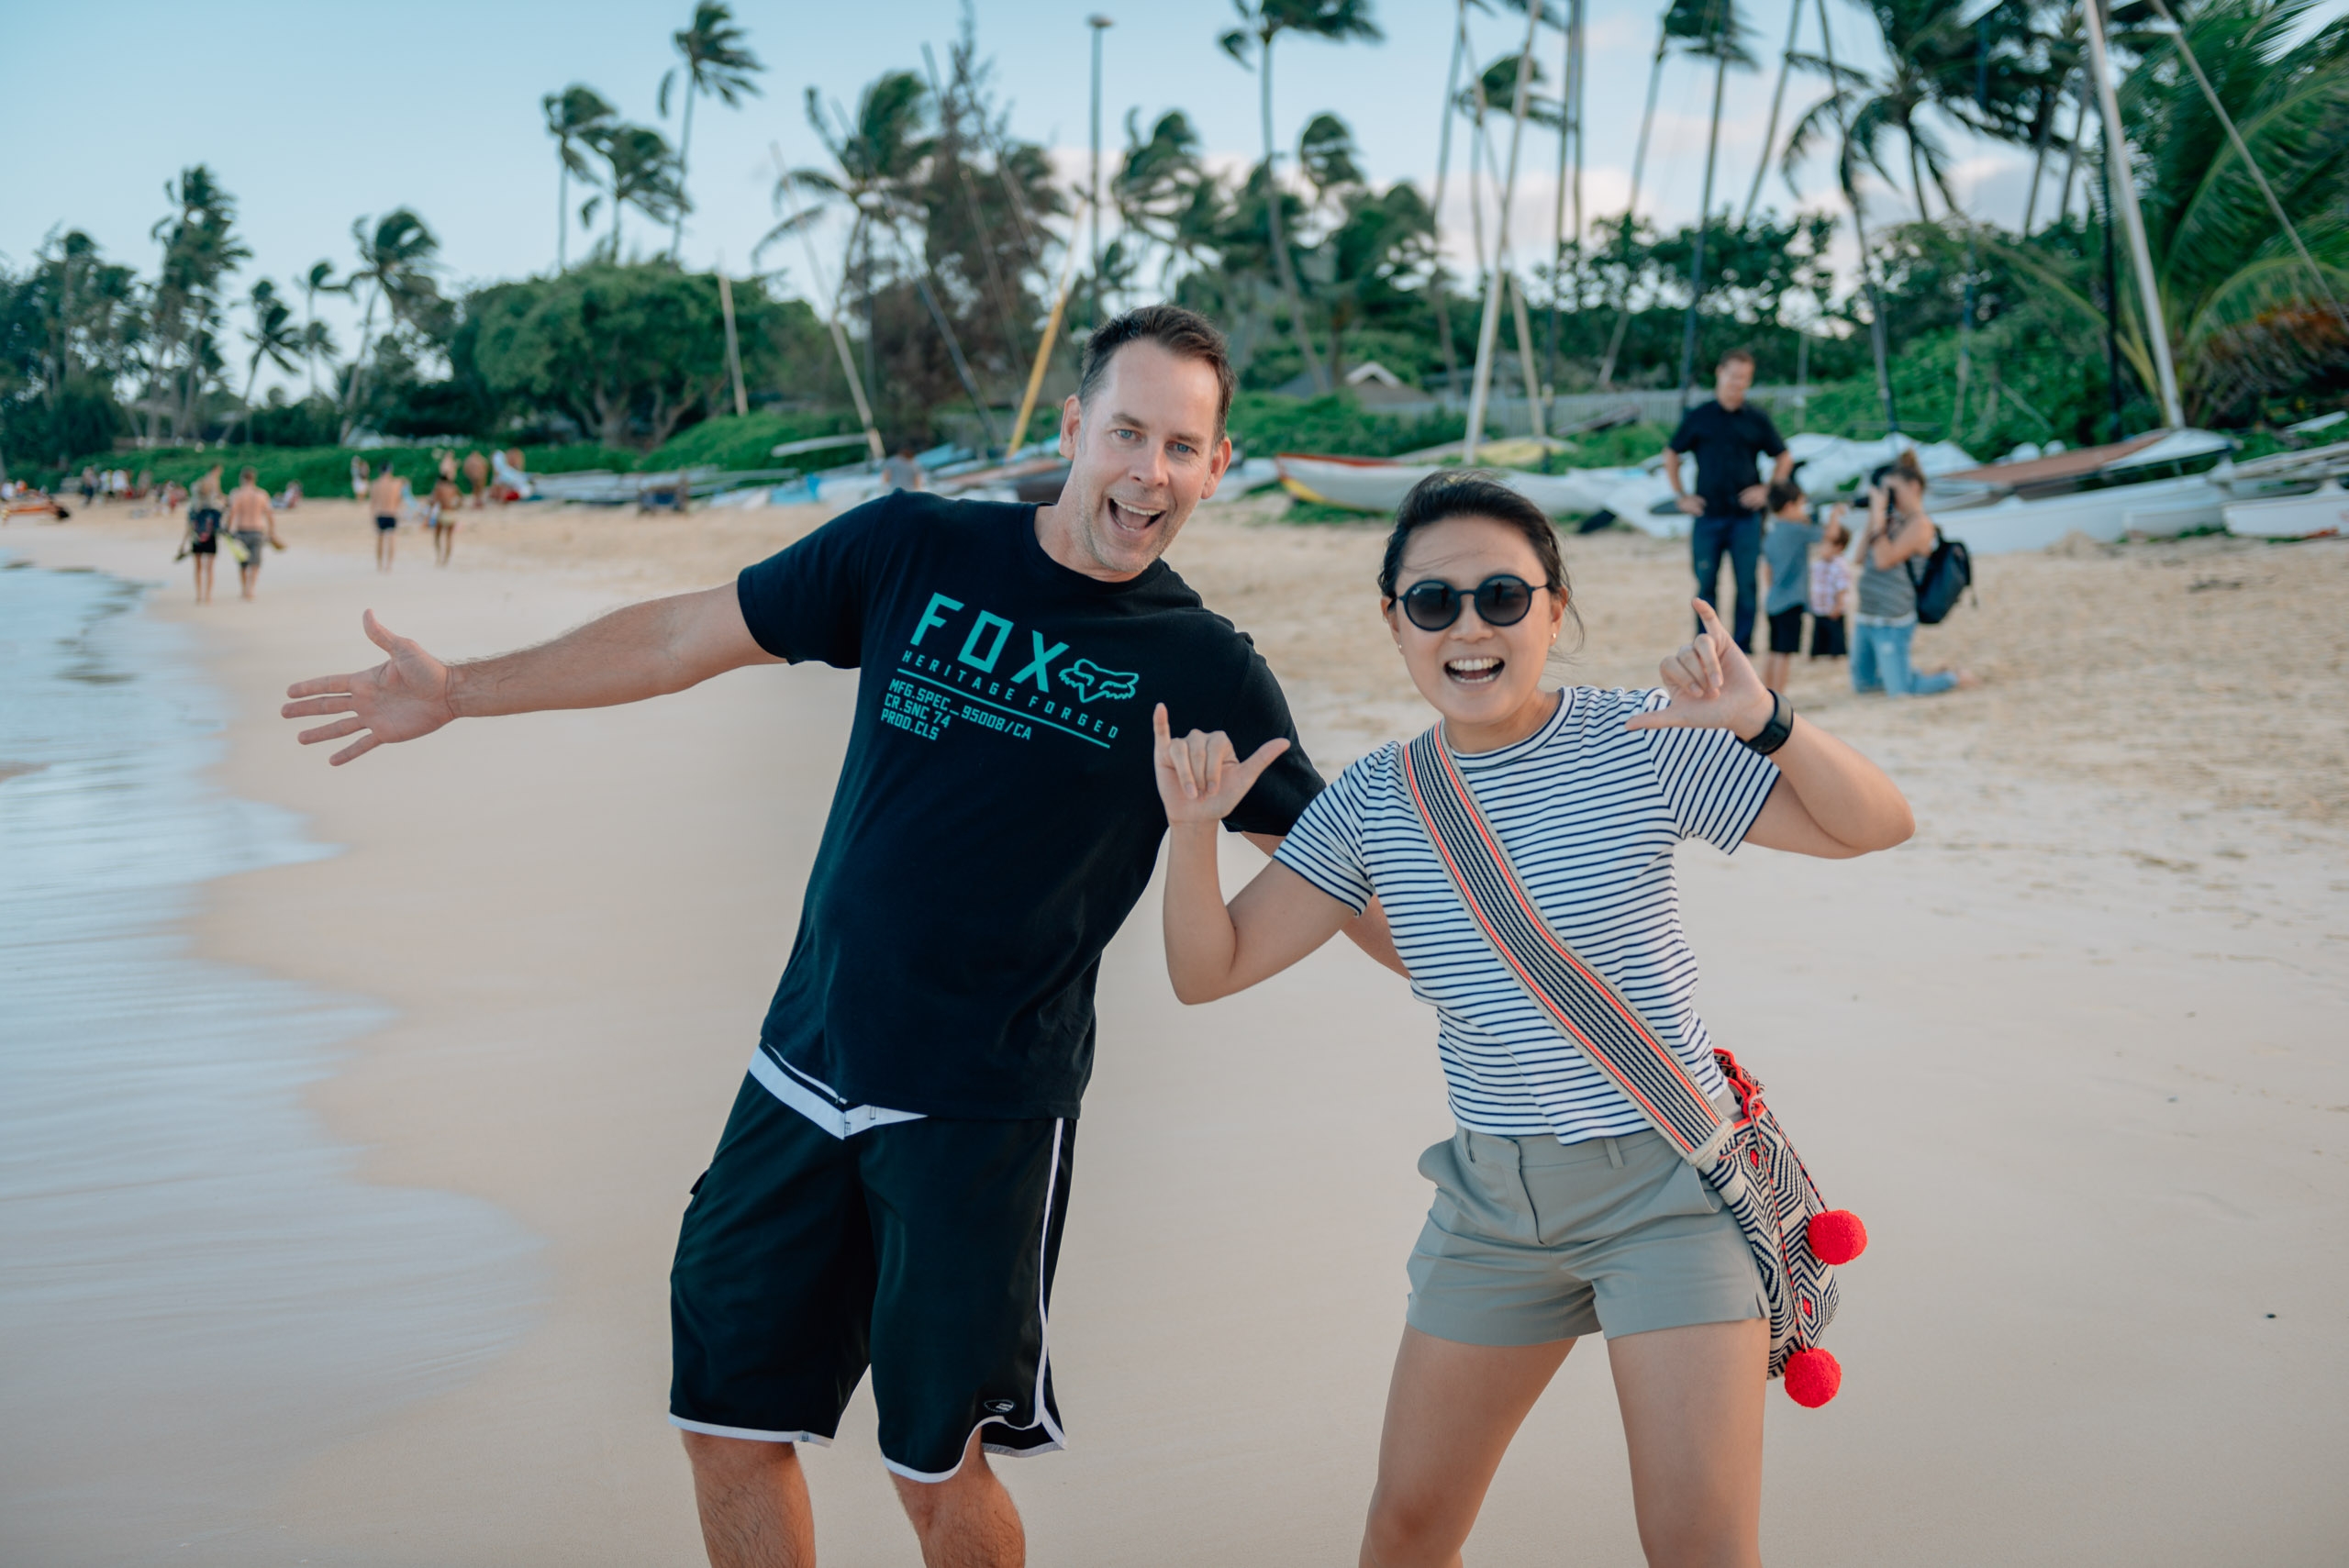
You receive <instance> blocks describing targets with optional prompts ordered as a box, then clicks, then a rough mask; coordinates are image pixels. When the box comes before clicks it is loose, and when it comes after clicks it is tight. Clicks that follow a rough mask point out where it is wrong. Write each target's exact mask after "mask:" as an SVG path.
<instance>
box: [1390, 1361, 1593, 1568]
mask: <svg viewBox="0 0 2349 1568" xmlns="http://www.w3.org/2000/svg"><path fill="white" fill-rule="evenodd" d="M1574 1348H1575V1342H1574V1341H1573V1340H1551V1341H1550V1342H1549V1343H1548V1344H1543V1345H1512V1346H1506V1347H1499V1346H1492V1345H1464V1344H1460V1343H1458V1342H1456V1341H1454V1340H1439V1339H1437V1338H1435V1337H1434V1336H1433V1335H1431V1334H1422V1333H1420V1332H1419V1330H1418V1329H1411V1328H1406V1329H1404V1330H1403V1344H1402V1348H1401V1349H1400V1350H1398V1351H1396V1352H1395V1377H1394V1381H1393V1382H1392V1383H1391V1384H1389V1385H1388V1386H1387V1390H1386V1429H1385V1430H1384V1431H1382V1432H1381V1433H1380V1434H1379V1439H1378V1487H1377V1490H1375V1492H1373V1493H1372V1494H1371V1496H1370V1518H1369V1521H1368V1523H1367V1524H1365V1525H1364V1529H1363V1536H1362V1568H1456V1565H1457V1564H1458V1563H1459V1562H1460V1547H1461V1543H1462V1542H1464V1541H1465V1540H1467V1539H1468V1529H1469V1527H1470V1526H1472V1525H1474V1524H1475V1522H1476V1510H1477V1509H1478V1508H1480V1507H1484V1503H1485V1490H1486V1487H1488V1486H1490V1485H1492V1484H1493V1472H1495V1471H1496V1470H1498V1469H1499V1468H1500V1462H1501V1455H1502V1454H1504V1453H1507V1452H1508V1444H1509V1440H1510V1439H1511V1438H1513V1437H1515V1436H1516V1435H1517V1429H1518V1427H1519V1426H1520V1424H1522V1423H1523V1421H1524V1420H1525V1414H1526V1412H1527V1411H1529V1410H1531V1409H1532V1408H1533V1402H1534V1401H1535V1400H1537V1399H1539V1398H1541V1397H1542V1390H1543V1389H1544V1388H1547V1387H1548V1386H1549V1385H1550V1379H1551V1377H1552V1376H1553V1375H1554V1374H1555V1373H1556V1372H1557V1370H1558V1367H1559V1365H1560V1364H1561V1363H1562V1362H1564V1361H1565V1359H1566V1352H1567V1351H1571V1350H1573V1349H1574Z"/></svg>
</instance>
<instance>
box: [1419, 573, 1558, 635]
mask: <svg viewBox="0 0 2349 1568" xmlns="http://www.w3.org/2000/svg"><path fill="white" fill-rule="evenodd" d="M1399 596H1400V598H1401V600H1402V604H1403V613H1404V614H1405V615H1406V616H1408V617H1410V621H1411V624H1412V625H1413V626H1415V627H1418V628H1419V629H1420V630H1421V631H1442V629H1443V628H1446V627H1448V626H1450V625H1451V624H1452V623H1453V621H1456V620H1458V619H1459V618H1460V606H1462V605H1463V604H1464V603H1466V602H1467V601H1469V600H1471V599H1474V600H1475V602H1476V617H1477V618H1478V619H1479V620H1481V621H1483V622H1484V623H1485V624H1486V626H1515V625H1516V624H1517V623H1518V622H1520V621H1521V620H1523V619H1524V618H1525V616H1526V612H1527V611H1529V610H1531V608H1532V607H1533V587H1532V584H1529V583H1528V582H1526V580H1525V579H1524V578H1522V577H1512V576H1510V575H1509V574H1508V573H1501V574H1500V575H1498V576H1495V577H1487V578H1486V579H1485V580H1484V581H1483V582H1481V583H1479V584H1476V585H1475V587H1474V588H1467V589H1461V588H1455V587H1453V585H1452V584H1449V583H1440V582H1438V581H1436V580H1435V579H1434V578H1432V577H1431V578H1429V579H1428V580H1427V581H1426V582H1424V583H1414V584H1411V585H1410V586H1409V587H1408V588H1406V589H1404V590H1403V592H1402V594H1401V595H1399Z"/></svg>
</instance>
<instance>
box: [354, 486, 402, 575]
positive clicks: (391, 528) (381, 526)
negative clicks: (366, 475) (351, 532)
mask: <svg viewBox="0 0 2349 1568" xmlns="http://www.w3.org/2000/svg"><path fill="white" fill-rule="evenodd" d="M352 461H353V462H356V461H357V460H356V459H353V460H352ZM406 495H407V482H406V480H404V479H402V478H401V477H400V476H399V475H398V474H396V473H393V472H392V465H391V463H390V462H389V461H388V460H387V461H386V462H384V472H383V473H379V474H377V475H376V476H375V478H374V482H373V484H369V485H368V486H367V503H368V506H370V507H372V508H373V511H374V514H375V570H376V571H378V572H389V571H390V570H391V569H392V546H393V543H394V542H395V541H394V538H393V536H394V535H395V533H396V532H397V531H398V528H399V526H400V506H401V504H402V502H403V501H404V500H405V499H406Z"/></svg>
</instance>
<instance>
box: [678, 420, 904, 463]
mask: <svg viewBox="0 0 2349 1568" xmlns="http://www.w3.org/2000/svg"><path fill="white" fill-rule="evenodd" d="M860 428H862V427H860V426H859V425H858V424H857V422H856V416H855V415H853V414H850V413H846V412H840V413H829V414H824V413H809V414H777V413H757V414H745V415H740V416H736V415H732V414H728V415H725V416H723V417H719V418H716V419H705V420H703V421H702V422H701V423H700V424H698V425H696V426H695V427H694V428H692V429H690V430H687V431H685V433H684V434H683V435H681V436H679V437H677V438H676V439H674V440H673V441H670V442H669V443H668V444H667V445H665V446H663V447H662V448H661V449H660V450H657V451H654V452H652V453H651V454H650V455H648V456H647V457H645V458H644V459H643V460H642V461H641V462H638V463H637V464H636V465H635V466H637V467H639V468H641V469H645V470H647V471H656V472H657V471H659V470H662V469H673V468H705V467H707V468H723V469H728V470H731V471H737V472H739V471H740V470H744V469H752V468H788V467H793V466H799V465H807V464H811V463H812V464H813V465H814V466H816V467H818V468H829V467H831V466H832V465H833V464H835V463H842V462H854V461H855V460H856V459H857V457H858V456H859V455H861V454H859V453H857V452H854V451H852V450H848V449H846V448H843V449H841V450H839V451H837V452H816V453H811V454H809V455H808V456H806V457H801V458H798V459H792V458H780V457H776V456H775V455H774V449H775V448H777V447H779V446H781V445H783V443H784V442H785V441H804V440H807V439H808V438H810V437H813V436H846V435H853V434H855V433H856V431H857V430H858V429H860Z"/></svg>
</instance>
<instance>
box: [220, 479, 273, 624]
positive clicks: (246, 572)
mask: <svg viewBox="0 0 2349 1568" xmlns="http://www.w3.org/2000/svg"><path fill="white" fill-rule="evenodd" d="M258 477H259V475H258V474H257V473H255V471H254V470H252V469H250V468H248V469H245V470H242V471H241V472H239V473H238V475H237V487H236V489H234V490H232V491H230V492H229V493H228V531H229V532H230V533H232V534H234V535H236V536H237V542H238V543H239V545H242V546H243V547H244V551H245V559H244V562H243V563H242V564H241V565H239V567H238V568H237V581H238V585H239V588H240V589H241V590H242V593H243V596H244V597H246V598H248V599H250V598H251V597H252V596H253V594H254V591H255V590H257V589H258V588H259V587H260V586H261V552H262V547H263V546H265V545H274V546H276V548H277V549H279V550H284V548H285V546H284V544H283V543H281V542H280V541H279V539H278V537H277V513H276V511H275V509H274V508H273V507H272V506H270V504H269V492H268V491H266V490H263V489H262V487H261V486H260V485H259V484H256V483H254V481H255V480H256V479H257V478H258Z"/></svg>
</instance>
